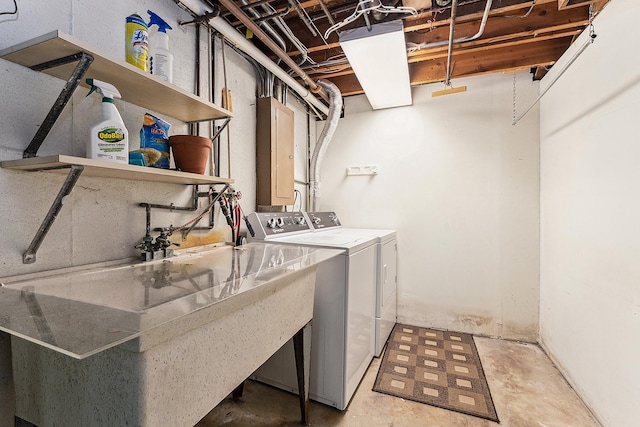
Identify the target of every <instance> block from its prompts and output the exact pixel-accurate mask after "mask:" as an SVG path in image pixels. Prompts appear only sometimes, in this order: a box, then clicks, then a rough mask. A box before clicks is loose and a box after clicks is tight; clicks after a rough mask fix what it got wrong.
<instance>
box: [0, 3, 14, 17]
mask: <svg viewBox="0 0 640 427" xmlns="http://www.w3.org/2000/svg"><path fill="white" fill-rule="evenodd" d="M17 14H18V3H17V2H16V0H13V12H0V15H17Z"/></svg>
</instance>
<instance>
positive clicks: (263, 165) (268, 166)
mask: <svg viewBox="0 0 640 427" xmlns="http://www.w3.org/2000/svg"><path fill="white" fill-rule="evenodd" d="M257 114H258V117H257V132H256V144H257V147H256V153H257V168H256V177H257V181H258V182H257V186H256V187H257V199H258V205H259V206H286V205H292V204H293V200H294V192H293V188H294V186H293V165H294V163H293V153H294V141H293V125H294V123H293V111H291V110H290V109H289V108H287V107H286V106H285V105H283V104H282V103H281V102H279V101H278V100H276V99H274V98H259V99H258V108H257Z"/></svg>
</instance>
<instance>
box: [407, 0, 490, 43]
mask: <svg viewBox="0 0 640 427" xmlns="http://www.w3.org/2000/svg"><path fill="white" fill-rule="evenodd" d="M492 3H493V0H487V4H486V5H485V7H484V14H483V15H482V21H481V22H480V28H479V29H478V32H477V33H475V34H474V35H472V36H466V37H460V38H457V39H454V40H453V42H454V43H462V42H469V41H472V40H475V39H477V38H480V36H482V34H484V28H485V27H486V26H487V19H489V11H490V10H491V4H492ZM452 8H453V6H452ZM448 43H449V40H441V41H437V42H431V43H421V44H415V43H407V45H408V46H409V51H410V52H415V51H416V50H420V49H429V48H432V47H437V46H444V45H446V44H448Z"/></svg>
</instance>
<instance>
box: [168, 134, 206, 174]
mask: <svg viewBox="0 0 640 427" xmlns="http://www.w3.org/2000/svg"><path fill="white" fill-rule="evenodd" d="M169 146H170V147H171V151H172V152H173V160H174V162H175V164H176V168H178V169H179V170H181V171H184V172H191V173H199V174H204V171H205V170H206V168H207V163H208V161H209V152H210V151H211V140H210V139H209V138H205V137H203V136H193V135H172V136H170V137H169Z"/></svg>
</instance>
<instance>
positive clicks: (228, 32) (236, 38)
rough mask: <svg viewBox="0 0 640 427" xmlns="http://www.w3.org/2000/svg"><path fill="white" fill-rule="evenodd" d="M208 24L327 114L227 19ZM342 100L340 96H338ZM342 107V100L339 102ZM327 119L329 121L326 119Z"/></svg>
mask: <svg viewBox="0 0 640 427" xmlns="http://www.w3.org/2000/svg"><path fill="white" fill-rule="evenodd" d="M209 24H210V25H211V26H212V27H213V28H215V29H216V30H217V31H218V32H220V33H221V34H222V35H223V36H225V37H226V38H227V40H229V41H230V42H232V43H233V44H234V45H235V46H236V47H237V48H238V49H240V50H242V51H243V52H245V53H246V54H247V55H249V56H251V57H252V58H253V59H255V60H256V61H258V62H259V63H260V65H262V66H263V67H265V68H266V69H267V70H269V71H271V72H272V73H273V74H274V75H275V76H277V77H278V78H279V79H280V80H282V81H283V82H284V83H285V84H286V85H287V86H289V87H290V88H291V89H292V90H294V91H295V92H296V93H297V94H298V95H300V96H301V97H302V99H304V100H305V101H306V102H307V103H308V104H309V105H311V106H312V108H314V109H316V110H318V111H320V112H322V113H323V114H325V115H328V114H329V108H327V106H326V105H324V104H323V103H322V102H321V101H320V100H319V99H318V98H316V97H315V96H314V95H313V93H311V91H310V90H309V89H307V88H305V87H304V86H302V85H301V84H300V83H298V82H297V81H296V80H295V79H294V78H293V77H291V76H290V75H289V74H287V73H286V72H285V71H284V70H283V69H282V68H280V67H279V66H278V65H277V64H276V63H275V62H273V61H272V60H271V59H270V58H269V57H268V56H267V55H265V54H264V53H262V52H261V51H260V50H259V49H258V48H257V47H255V46H254V45H253V43H251V42H250V41H248V40H247V39H246V38H245V37H244V36H243V35H242V34H240V32H238V30H236V29H235V28H233V27H232V26H231V25H229V23H228V22H227V21H225V20H224V19H223V18H221V17H216V18H212V19H211V20H210V21H209ZM340 99H341V100H342V97H340ZM340 105H341V107H340V108H342V101H341V103H340ZM327 121H329V120H328V119H327Z"/></svg>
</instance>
